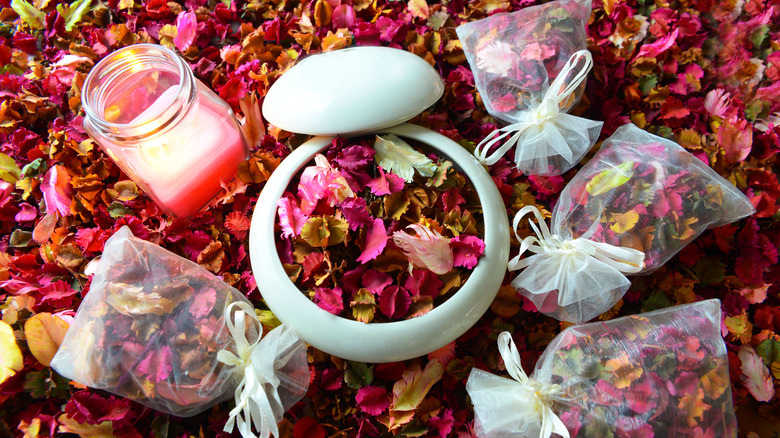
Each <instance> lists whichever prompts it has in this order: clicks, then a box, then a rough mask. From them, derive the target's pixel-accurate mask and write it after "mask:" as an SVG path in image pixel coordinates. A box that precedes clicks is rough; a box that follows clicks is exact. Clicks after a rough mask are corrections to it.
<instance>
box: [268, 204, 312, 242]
mask: <svg viewBox="0 0 780 438" xmlns="http://www.w3.org/2000/svg"><path fill="white" fill-rule="evenodd" d="M276 206H277V208H278V213H279V226H280V227H282V237H292V236H297V235H299V234H301V229H303V224H305V223H306V221H307V220H308V219H309V216H307V215H306V214H304V213H303V212H302V211H301V209H300V208H298V206H297V205H296V204H295V203H294V202H292V201H290V198H287V197H284V198H279V200H278V201H276Z"/></svg>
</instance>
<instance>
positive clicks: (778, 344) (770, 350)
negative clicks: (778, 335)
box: [756, 338, 780, 366]
mask: <svg viewBox="0 0 780 438" xmlns="http://www.w3.org/2000/svg"><path fill="white" fill-rule="evenodd" d="M756 354H758V355H759V356H760V357H761V360H762V361H763V362H764V365H766V366H771V365H772V362H780V341H777V340H775V339H771V338H770V339H764V340H763V341H761V342H760V343H759V344H758V346H756Z"/></svg>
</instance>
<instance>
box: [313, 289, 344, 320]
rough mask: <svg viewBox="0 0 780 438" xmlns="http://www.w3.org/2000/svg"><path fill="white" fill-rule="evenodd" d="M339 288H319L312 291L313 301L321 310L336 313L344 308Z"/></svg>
mask: <svg viewBox="0 0 780 438" xmlns="http://www.w3.org/2000/svg"><path fill="white" fill-rule="evenodd" d="M341 295H342V292H341V288H338V287H334V288H333V289H328V288H324V287H322V288H319V289H317V291H316V292H315V293H314V301H315V302H316V303H317V305H318V306H320V308H321V309H322V310H325V311H328V312H330V313H332V314H334V315H338V314H339V313H341V311H342V310H344V299H343V298H342V296H341Z"/></svg>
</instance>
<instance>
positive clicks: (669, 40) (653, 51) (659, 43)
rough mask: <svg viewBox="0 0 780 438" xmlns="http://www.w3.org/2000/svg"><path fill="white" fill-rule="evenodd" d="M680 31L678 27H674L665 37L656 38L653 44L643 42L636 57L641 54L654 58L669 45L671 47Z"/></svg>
mask: <svg viewBox="0 0 780 438" xmlns="http://www.w3.org/2000/svg"><path fill="white" fill-rule="evenodd" d="M679 33H680V29H675V30H674V31H673V32H672V33H670V34H669V35H666V36H665V37H662V38H658V40H656V41H655V42H654V43H653V44H645V45H643V46H642V48H641V49H640V50H639V55H637V57H638V58H640V57H642V56H649V57H651V58H654V57H656V56H658V55H660V54H662V53H664V52H665V51H667V50H668V49H669V48H670V47H672V46H673V45H674V43H675V41H677V35H678V34H679Z"/></svg>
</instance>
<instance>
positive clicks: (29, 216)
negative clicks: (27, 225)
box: [14, 202, 38, 222]
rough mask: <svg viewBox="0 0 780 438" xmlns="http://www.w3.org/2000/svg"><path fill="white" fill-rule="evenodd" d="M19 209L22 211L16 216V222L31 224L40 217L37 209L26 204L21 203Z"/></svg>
mask: <svg viewBox="0 0 780 438" xmlns="http://www.w3.org/2000/svg"><path fill="white" fill-rule="evenodd" d="M19 207H21V208H22V209H21V210H20V211H19V213H16V216H14V220H15V221H16V222H29V221H33V220H35V218H36V216H37V215H38V210H36V209H35V207H33V206H32V205H30V204H28V203H26V202H23V203H21V204H20V205H19Z"/></svg>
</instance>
